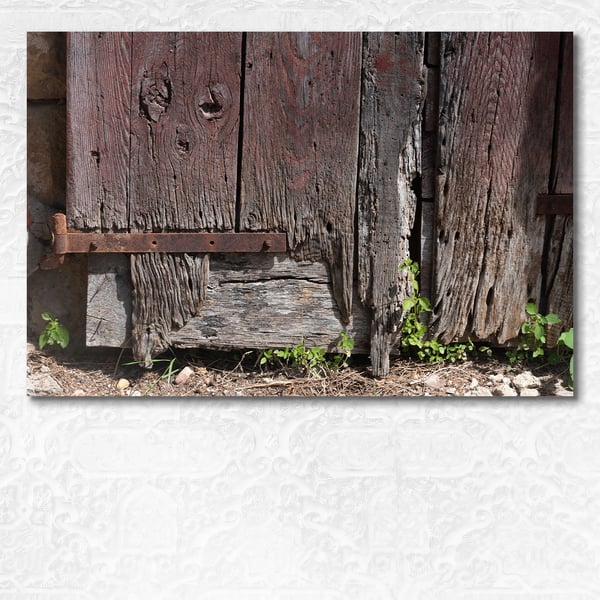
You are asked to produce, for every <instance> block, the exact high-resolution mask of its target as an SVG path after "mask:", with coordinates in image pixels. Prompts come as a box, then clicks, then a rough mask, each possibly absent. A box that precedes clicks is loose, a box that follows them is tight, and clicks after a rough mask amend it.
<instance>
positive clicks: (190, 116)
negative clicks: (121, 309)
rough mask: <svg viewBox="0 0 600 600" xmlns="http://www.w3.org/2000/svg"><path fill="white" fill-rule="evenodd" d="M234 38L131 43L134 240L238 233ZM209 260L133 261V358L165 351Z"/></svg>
mask: <svg viewBox="0 0 600 600" xmlns="http://www.w3.org/2000/svg"><path fill="white" fill-rule="evenodd" d="M241 42H242V35H241V33H205V34H192V33H164V34H159V33H151V34H150V33H135V34H133V58H132V73H133V89H132V94H133V96H134V97H133V101H132V113H134V114H132V118H131V165H130V172H131V184H130V189H129V217H130V227H131V230H132V231H182V230H194V231H203V230H204V231H205V230H210V231H223V230H232V229H233V228H234V226H235V206H236V185H237V144H238V129H239V98H240V89H239V86H240V69H241V52H242V46H241ZM208 260H209V259H208V257H206V256H202V255H197V256H192V255H188V254H153V255H132V257H131V280H132V284H133V297H132V298H133V302H132V306H133V316H132V324H133V330H132V336H133V339H132V343H133V353H134V356H135V358H136V359H142V358H143V359H145V361H146V363H147V364H148V365H149V364H150V362H149V361H150V358H151V357H152V356H154V355H156V354H158V353H160V352H161V351H163V350H165V349H166V348H167V347H168V346H169V345H170V344H171V332H172V331H173V330H176V329H179V328H180V327H182V326H183V325H184V324H185V323H186V322H187V321H188V320H189V319H190V318H191V317H192V316H193V315H194V314H195V313H196V311H197V309H198V307H199V306H200V305H201V304H202V302H203V300H204V295H205V292H206V283H207V275H208Z"/></svg>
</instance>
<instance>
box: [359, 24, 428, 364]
mask: <svg viewBox="0 0 600 600" xmlns="http://www.w3.org/2000/svg"><path fill="white" fill-rule="evenodd" d="M363 82H364V86H363V94H362V112H361V129H360V133H361V159H360V169H359V176H358V181H359V185H358V286H359V287H358V289H359V293H360V299H361V301H362V302H363V303H364V304H365V305H366V306H368V307H369V308H370V309H371V311H372V320H371V363H372V367H373V373H374V375H376V376H377V375H384V374H386V373H387V372H388V370H389V355H390V352H391V350H392V348H393V347H394V346H395V345H396V344H397V341H398V338H399V335H400V325H401V322H402V315H403V311H402V301H403V300H404V299H405V298H406V297H408V296H409V295H410V293H411V286H410V282H409V279H408V275H407V273H406V272H405V271H402V270H400V269H399V266H400V263H402V261H403V260H404V259H405V258H406V257H408V256H409V238H410V235H411V229H412V227H413V225H414V219H415V210H416V204H417V196H416V189H415V184H416V182H417V181H418V180H419V179H420V174H421V108H422V105H423V101H424V72H423V36H422V35H421V34H400V33H398V34H386V33H369V34H366V36H365V45H364V53H363Z"/></svg>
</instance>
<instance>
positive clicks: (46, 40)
mask: <svg viewBox="0 0 600 600" xmlns="http://www.w3.org/2000/svg"><path fill="white" fill-rule="evenodd" d="M65 94H66V40H65V34H64V33H62V32H29V33H28V34H27V98H28V99H29V100H58V99H63V98H64V97H65Z"/></svg>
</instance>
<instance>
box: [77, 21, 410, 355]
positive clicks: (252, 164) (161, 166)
mask: <svg viewBox="0 0 600 600" xmlns="http://www.w3.org/2000/svg"><path fill="white" fill-rule="evenodd" d="M363 53H364V57H365V64H364V65H363ZM68 54H69V166H70V170H69V178H68V194H69V200H68V210H67V217H68V224H69V226H70V227H72V228H75V229H77V230H82V231H103V232H110V231H124V232H133V231H153V232H157V231H188V230H189V231H283V232H285V233H286V234H287V240H288V247H289V253H288V254H286V255H283V256H275V257H267V256H249V255H246V256H239V255H235V256H234V255H231V256H214V257H212V258H211V259H209V258H208V256H207V255H191V254H188V253H181V254H132V255H131V259H130V264H129V265H125V266H124V265H123V264H122V263H121V264H119V261H118V260H116V259H115V257H111V258H100V257H95V256H94V257H90V302H89V307H88V343H89V344H94V345H95V344H100V345H105V344H107V343H108V344H115V341H116V342H117V345H121V344H124V343H127V339H126V335H125V329H126V327H125V326H124V322H123V321H121V322H120V327H119V326H117V327H116V328H115V327H114V326H115V321H117V322H119V318H118V317H117V318H116V319H115V309H116V307H118V305H119V302H118V301H117V300H118V298H119V297H124V296H127V289H128V288H129V282H128V281H127V276H128V274H129V273H130V277H131V290H132V291H131V295H132V300H131V303H132V307H131V325H130V327H129V329H130V330H131V343H132V345H133V349H134V354H135V355H136V357H138V358H146V359H148V358H150V357H151V356H153V355H154V354H156V353H157V352H159V351H161V350H163V349H165V348H166V347H167V346H168V345H169V344H176V345H211V346H216V347H225V348H226V347H232V346H238V347H239V346H242V347H243V346H250V347H256V346H259V347H269V346H274V345H278V346H280V345H286V344H289V343H296V342H297V341H300V340H302V339H304V340H305V341H306V343H307V344H322V345H326V346H328V347H331V346H332V344H335V341H336V339H337V337H338V335H339V333H340V331H342V330H343V329H347V330H348V331H349V333H350V334H351V335H352V336H353V337H354V338H355V341H356V343H357V347H358V348H359V349H361V348H362V349H363V350H366V349H367V348H368V346H369V337H370V333H369V329H370V325H369V320H370V319H369V315H368V314H367V313H368V310H365V308H364V306H363V304H364V305H366V307H367V309H368V308H370V307H373V308H374V311H375V313H376V321H377V326H376V334H375V335H376V336H377V337H378V339H384V338H386V333H385V331H384V330H385V329H387V324H386V317H385V316H384V315H385V314H387V313H389V312H390V311H389V303H390V301H392V303H395V305H396V308H397V306H399V303H400V302H401V300H402V298H403V291H402V290H401V289H400V286H399V285H398V280H399V278H398V274H397V264H398V262H399V257H400V256H401V255H403V254H405V253H406V251H407V247H402V244H401V242H402V240H404V241H406V240H407V238H408V234H409V229H410V221H411V215H412V214H414V204H415V201H416V199H415V197H414V193H413V192H412V191H411V189H410V188H409V186H410V180H407V182H405V183H403V184H402V185H403V187H402V189H401V190H400V193H401V195H402V198H401V202H403V203H404V204H406V205H407V208H408V210H407V212H406V216H402V219H403V222H404V225H403V226H402V227H400V228H399V229H398V228H396V225H395V223H396V222H397V221H398V219H397V217H398V216H399V215H403V214H404V211H403V209H402V207H401V205H399V204H398V203H397V201H396V200H397V197H398V190H397V188H396V186H397V184H398V182H399V181H402V177H400V180H399V178H398V173H399V172H400V173H402V172H404V170H405V165H403V164H402V166H401V168H400V169H399V163H403V162H406V163H407V165H406V167H407V170H408V171H409V176H410V177H413V176H414V173H416V171H417V170H418V161H419V156H418V148H417V146H416V145H414V144H416V142H417V141H418V140H416V139H415V135H417V134H418V127H419V118H420V117H419V106H420V103H421V101H422V99H421V91H422V90H421V79H422V77H421V73H420V69H421V68H422V56H421V54H422V35H419V34H402V35H396V36H391V37H389V36H386V35H379V34H373V35H371V36H369V38H368V45H367V47H366V48H364V49H363V40H362V36H361V34H359V33H268V34H264V33H252V34H247V35H242V34H227V33H223V34H221V33H210V34H188V33H185V34H183V33H182V34H175V33H165V34H147V33H139V34H138V33H133V34H131V33H129V34H120V33H98V34H94V33H78V34H71V35H70V38H69V53H68ZM364 74H367V75H368V77H369V83H368V86H369V91H368V93H367V95H366V96H365V94H364V90H363V96H364V97H366V98H367V102H366V103H365V111H364V115H365V117H364V118H363V123H362V139H364V142H365V147H367V148H368V151H367V153H366V154H365V155H364V156H363V159H362V162H361V181H362V184H361V186H362V188H364V190H365V193H366V194H367V195H366V196H365V201H364V202H361V203H360V206H359V207H357V200H356V197H357V196H356V189H357V177H358V164H359V157H358V150H359V126H360V125H361V121H360V119H361V116H360V100H361V81H362V80H364ZM379 74H380V76H381V81H378V80H377V79H378V77H379ZM376 75H377V76H376ZM379 88H381V90H382V93H381V94H380V96H381V99H382V100H383V104H384V106H385V108H384V107H380V106H379V105H378V103H377V102H376V100H377V90H378V89H379ZM384 110H385V111H386V115H387V117H388V118H387V119H386V118H384V116H385V115H384V113H383V111H384ZM405 124H408V127H405ZM416 132H417V133H416ZM403 148H407V149H409V152H408V156H407V157H403V156H401V155H400V152H401V151H402V149H403ZM388 152H389V156H387V154H388ZM384 153H385V154H386V156H385V157H384ZM409 163H410V164H409ZM380 186H381V189H379V188H380ZM357 210H358V214H359V216H358V223H359V232H358V240H359V244H358V248H357V244H356V240H357V233H356V231H355V223H356V219H357ZM379 219H381V223H383V224H384V227H379V226H378V225H377V224H376V222H377V221H378V220H379ZM395 246H397V247H395ZM378 252H379V256H378V257H377V261H374V260H373V257H375V256H376V255H377V253H378ZM355 254H356V255H358V260H359V263H360V264H361V265H362V267H361V275H360V276H359V277H358V282H359V292H360V299H361V301H362V303H363V304H357V303H356V302H353V292H354V288H355V287H356V280H357V278H356V276H355V272H354V271H355ZM292 259H295V260H292ZM391 263H393V264H391ZM390 266H391V272H389V273H388V271H389V269H388V267H390ZM121 304H122V305H123V310H122V312H121V316H125V317H126V316H127V315H128V313H129V308H128V306H127V303H126V302H125V303H121ZM117 312H118V310H117ZM391 312H392V313H393V312H394V311H391ZM127 336H129V333H127ZM385 343H386V344H388V346H389V348H387V349H386V350H385V351H383V352H381V355H382V357H385V358H384V361H386V360H387V354H388V352H389V350H390V349H391V344H389V343H388V342H387V341H386V342H385Z"/></svg>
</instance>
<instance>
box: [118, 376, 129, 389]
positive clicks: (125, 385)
mask: <svg viewBox="0 0 600 600" xmlns="http://www.w3.org/2000/svg"><path fill="white" fill-rule="evenodd" d="M128 387H129V380H127V379H123V378H121V379H119V381H117V389H118V390H126V389H127V388H128Z"/></svg>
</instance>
